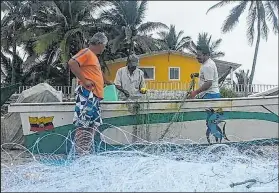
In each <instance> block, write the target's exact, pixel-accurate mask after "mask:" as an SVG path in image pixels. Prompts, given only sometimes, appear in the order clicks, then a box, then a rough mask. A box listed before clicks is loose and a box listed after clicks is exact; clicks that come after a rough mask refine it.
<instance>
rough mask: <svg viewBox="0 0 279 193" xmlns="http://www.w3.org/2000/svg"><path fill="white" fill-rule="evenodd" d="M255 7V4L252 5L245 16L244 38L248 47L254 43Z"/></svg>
mask: <svg viewBox="0 0 279 193" xmlns="http://www.w3.org/2000/svg"><path fill="white" fill-rule="evenodd" d="M257 17H258V16H257V6H256V3H252V4H251V6H250V9H249V12H248V16H247V26H248V28H247V32H246V36H247V39H248V43H249V45H252V44H253V42H254V35H255V21H256V19H257Z"/></svg>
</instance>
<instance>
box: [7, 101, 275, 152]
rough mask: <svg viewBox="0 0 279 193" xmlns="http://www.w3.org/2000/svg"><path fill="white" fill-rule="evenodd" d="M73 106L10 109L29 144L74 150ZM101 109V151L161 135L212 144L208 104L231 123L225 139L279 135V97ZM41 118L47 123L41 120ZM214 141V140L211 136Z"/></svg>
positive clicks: (146, 103)
mask: <svg viewBox="0 0 279 193" xmlns="http://www.w3.org/2000/svg"><path fill="white" fill-rule="evenodd" d="M73 109H74V103H71V102H69V103H43V104H40V103H37V104H35V103H34V104H32V103H28V104H11V105H10V106H9V112H19V113H20V117H21V121H22V128H23V134H24V136H25V145H26V147H27V148H29V149H32V151H33V152H40V153H53V152H55V153H67V152H69V151H70V149H71V145H72V138H73V135H74V126H73V125H72V120H73ZM101 109H102V118H103V122H104V124H103V125H102V126H101V127H100V128H99V131H100V132H99V133H97V134H96V136H95V143H96V148H97V151H103V150H108V149H109V150H110V149H119V148H122V147H127V146H128V145H130V144H136V143H138V144H141V145H144V144H145V145H148V144H150V143H156V142H158V141H159V140H163V141H164V142H168V143H172V144H179V145H185V144H199V145H207V144H208V141H207V138H206V131H207V130H208V127H207V124H206V119H207V118H208V113H209V110H208V109H213V110H214V111H213V114H218V115H217V117H218V116H219V115H220V116H221V117H222V120H223V121H225V122H221V123H219V124H218V126H219V127H220V128H221V129H222V128H223V125H224V124H225V123H226V127H225V129H226V136H227V137H228V139H229V141H226V140H224V139H223V141H222V143H224V142H225V143H242V142H247V141H248V142H256V141H261V140H274V139H278V96H276V97H260V98H235V99H214V100H212V99H211V100H210V99H205V100H201V99H200V100H187V101H167V100H166V101H138V102H103V103H102V104H101ZM178 111H179V113H178ZM220 116H219V117H220ZM40 121H41V123H45V125H43V124H41V125H40V123H39V122H40ZM212 121H213V122H214V120H212ZM36 123H37V124H36ZM162 137H163V138H162ZM210 141H211V142H213V143H215V138H214V137H213V136H212V135H210Z"/></svg>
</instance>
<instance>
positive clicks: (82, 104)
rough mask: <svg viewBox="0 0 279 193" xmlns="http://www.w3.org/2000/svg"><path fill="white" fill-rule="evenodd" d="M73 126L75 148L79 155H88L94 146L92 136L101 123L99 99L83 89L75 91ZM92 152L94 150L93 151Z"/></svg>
mask: <svg viewBox="0 0 279 193" xmlns="http://www.w3.org/2000/svg"><path fill="white" fill-rule="evenodd" d="M76 94H77V95H76V96H77V97H76V107H75V115H74V124H75V126H76V128H77V129H76V133H75V148H76V151H77V153H78V154H79V155H83V154H89V153H90V152H91V148H92V147H93V146H94V135H95V130H96V129H97V127H98V126H99V125H100V124H101V123H102V119H101V118H100V108H99V105H100V104H99V99H98V98H97V97H95V96H94V95H93V93H92V92H90V91H88V90H86V89H85V88H83V87H80V89H77V93H76ZM93 150H94V149H93Z"/></svg>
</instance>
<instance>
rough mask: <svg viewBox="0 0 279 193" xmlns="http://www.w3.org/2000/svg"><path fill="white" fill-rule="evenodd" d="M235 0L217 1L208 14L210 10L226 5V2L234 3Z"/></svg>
mask: <svg viewBox="0 0 279 193" xmlns="http://www.w3.org/2000/svg"><path fill="white" fill-rule="evenodd" d="M234 2H235V1H221V2H219V3H216V4H215V5H213V6H211V7H210V8H209V9H208V10H207V12H206V14H207V13H208V12H209V11H211V10H212V9H216V8H219V7H223V6H224V5H226V4H229V3H234Z"/></svg>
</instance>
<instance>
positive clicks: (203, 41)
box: [186, 33, 225, 59]
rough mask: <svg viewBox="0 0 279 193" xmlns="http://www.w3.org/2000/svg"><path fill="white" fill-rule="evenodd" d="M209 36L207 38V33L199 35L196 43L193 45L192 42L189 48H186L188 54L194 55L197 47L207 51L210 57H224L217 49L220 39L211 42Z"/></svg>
mask: <svg viewBox="0 0 279 193" xmlns="http://www.w3.org/2000/svg"><path fill="white" fill-rule="evenodd" d="M211 37H212V36H211V35H210V36H209V35H208V33H199V36H198V41H197V43H196V44H195V43H194V42H193V41H192V42H191V44H190V46H188V47H186V48H187V50H189V52H190V53H192V54H194V55H196V54H197V50H196V49H197V47H203V48H206V49H207V50H209V53H210V57H211V58H212V59H214V58H220V57H223V56H225V53H224V52H221V51H218V48H219V46H220V44H221V42H222V39H217V40H216V41H212V39H211Z"/></svg>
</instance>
